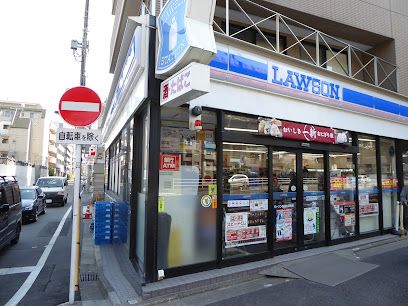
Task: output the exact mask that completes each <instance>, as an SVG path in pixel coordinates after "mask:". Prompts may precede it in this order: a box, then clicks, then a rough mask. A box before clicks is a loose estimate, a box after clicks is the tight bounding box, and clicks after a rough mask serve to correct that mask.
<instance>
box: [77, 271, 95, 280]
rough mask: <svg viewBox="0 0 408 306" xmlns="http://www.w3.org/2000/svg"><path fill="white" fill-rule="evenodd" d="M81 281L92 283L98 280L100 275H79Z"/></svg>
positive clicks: (90, 273)
mask: <svg viewBox="0 0 408 306" xmlns="http://www.w3.org/2000/svg"><path fill="white" fill-rule="evenodd" d="M79 280H80V281H81V282H92V281H96V280H98V274H97V273H95V272H87V273H81V274H79Z"/></svg>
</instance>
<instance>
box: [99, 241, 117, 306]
mask: <svg viewBox="0 0 408 306" xmlns="http://www.w3.org/2000/svg"><path fill="white" fill-rule="evenodd" d="M94 250H95V259H96V269H97V271H98V277H99V280H100V281H101V284H102V286H103V287H104V289H105V291H106V293H107V295H108V298H109V301H110V302H111V303H112V305H122V303H121V301H120V299H119V297H118V295H117V294H116V292H115V290H114V289H113V287H112V286H111V285H110V283H109V281H108V280H107V279H106V278H105V274H104V273H103V266H102V260H101V253H100V250H99V246H97V245H95V248H94Z"/></svg>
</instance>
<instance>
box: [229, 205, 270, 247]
mask: <svg viewBox="0 0 408 306" xmlns="http://www.w3.org/2000/svg"><path fill="white" fill-rule="evenodd" d="M265 219H266V212H254V213H250V212H242V213H227V214H225V248H232V247H237V246H243V245H250V244H257V243H265V242H266V225H265Z"/></svg>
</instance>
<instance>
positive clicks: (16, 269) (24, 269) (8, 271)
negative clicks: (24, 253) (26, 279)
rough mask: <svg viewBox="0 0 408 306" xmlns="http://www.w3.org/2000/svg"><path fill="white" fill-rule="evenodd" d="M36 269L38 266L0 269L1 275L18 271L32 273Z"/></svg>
mask: <svg viewBox="0 0 408 306" xmlns="http://www.w3.org/2000/svg"><path fill="white" fill-rule="evenodd" d="M35 269H36V266H26V267H15V268H3V269H0V275H9V274H17V273H30V272H32V271H34V270H35Z"/></svg>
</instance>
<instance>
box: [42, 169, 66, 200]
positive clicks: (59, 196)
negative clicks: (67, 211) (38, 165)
mask: <svg viewBox="0 0 408 306" xmlns="http://www.w3.org/2000/svg"><path fill="white" fill-rule="evenodd" d="M36 185H37V186H38V187H40V188H41V190H42V191H43V192H44V195H45V203H46V204H47V206H51V205H53V204H60V205H61V206H64V205H65V204H67V199H68V191H67V186H68V181H67V179H66V178H65V177H62V176H47V177H40V178H39V179H38V180H37V183H36Z"/></svg>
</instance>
